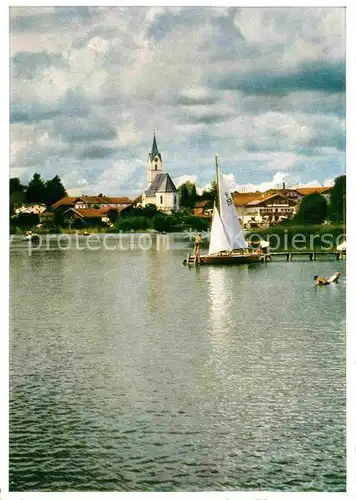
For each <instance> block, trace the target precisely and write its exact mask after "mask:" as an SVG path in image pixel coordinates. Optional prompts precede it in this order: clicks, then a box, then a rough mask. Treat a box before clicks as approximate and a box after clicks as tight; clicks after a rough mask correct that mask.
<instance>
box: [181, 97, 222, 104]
mask: <svg viewBox="0 0 356 500" xmlns="http://www.w3.org/2000/svg"><path fill="white" fill-rule="evenodd" d="M219 100H220V99H219V98H218V97H186V96H179V97H177V98H176V100H175V103H176V104H177V105H181V106H209V105H211V104H216V103H217V102H219Z"/></svg>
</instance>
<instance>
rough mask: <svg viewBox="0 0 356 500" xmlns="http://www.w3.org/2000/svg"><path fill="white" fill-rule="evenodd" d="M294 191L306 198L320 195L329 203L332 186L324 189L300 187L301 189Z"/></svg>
mask: <svg viewBox="0 0 356 500" xmlns="http://www.w3.org/2000/svg"><path fill="white" fill-rule="evenodd" d="M296 191H297V192H298V193H299V194H300V195H301V196H302V197H304V196H308V195H309V194H314V193H317V194H321V195H322V196H324V198H325V199H326V201H327V202H328V203H329V202H330V197H331V191H332V186H329V187H325V186H308V187H301V188H296Z"/></svg>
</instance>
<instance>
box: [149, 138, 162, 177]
mask: <svg viewBox="0 0 356 500" xmlns="http://www.w3.org/2000/svg"><path fill="white" fill-rule="evenodd" d="M147 167H148V186H150V185H151V183H152V182H153V181H154V179H155V177H156V175H157V174H161V173H162V171H163V164H162V156H161V153H160V152H159V151H158V146H157V141H156V134H155V131H153V143H152V149H151V152H150V153H149V155H148V165H147Z"/></svg>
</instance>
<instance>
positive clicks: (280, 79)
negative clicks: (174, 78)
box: [208, 61, 346, 96]
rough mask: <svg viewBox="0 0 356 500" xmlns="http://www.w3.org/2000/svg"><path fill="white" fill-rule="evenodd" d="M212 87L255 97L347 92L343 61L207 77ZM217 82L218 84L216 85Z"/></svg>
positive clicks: (315, 62) (303, 64)
mask: <svg viewBox="0 0 356 500" xmlns="http://www.w3.org/2000/svg"><path fill="white" fill-rule="evenodd" d="M208 78H209V82H210V86H212V87H213V88H218V89H221V90H235V91H238V90H239V91H241V92H244V93H246V94H254V95H272V96H273V95H277V96H279V95H286V94H289V93H290V92H297V91H299V92H300V91H315V92H327V93H330V94H333V93H340V92H342V93H343V92H345V87H346V81H345V62H344V61H337V62H334V61H306V62H302V63H301V64H300V66H299V67H297V68H296V69H295V70H293V71H290V70H288V69H286V70H285V71H283V70H279V71H278V72H273V71H271V70H270V68H266V69H265V70H264V71H261V70H259V71H256V72H251V73H246V72H245V73H243V74H242V73H240V72H238V71H237V72H234V73H233V72H231V73H230V74H228V75H227V76H217V77H214V76H212V77H208ZM214 80H215V82H214Z"/></svg>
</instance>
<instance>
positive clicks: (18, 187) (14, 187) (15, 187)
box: [10, 177, 25, 195]
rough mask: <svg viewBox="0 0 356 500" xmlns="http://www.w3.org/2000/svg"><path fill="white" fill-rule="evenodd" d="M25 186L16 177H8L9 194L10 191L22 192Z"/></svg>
mask: <svg viewBox="0 0 356 500" xmlns="http://www.w3.org/2000/svg"><path fill="white" fill-rule="evenodd" d="M24 191H25V186H23V185H22V184H21V182H20V179H19V178H18V177H11V179H10V195H12V193H23V192H24Z"/></svg>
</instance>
